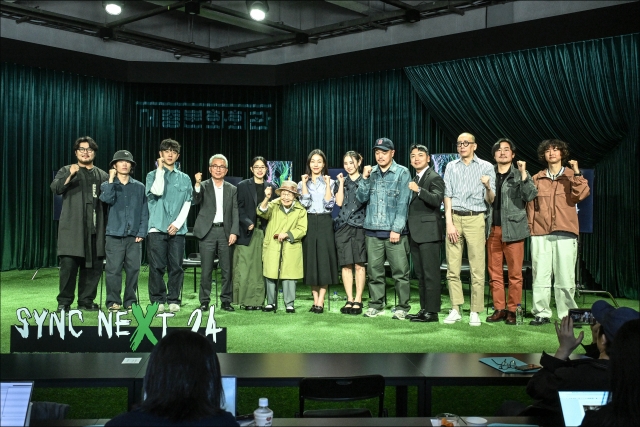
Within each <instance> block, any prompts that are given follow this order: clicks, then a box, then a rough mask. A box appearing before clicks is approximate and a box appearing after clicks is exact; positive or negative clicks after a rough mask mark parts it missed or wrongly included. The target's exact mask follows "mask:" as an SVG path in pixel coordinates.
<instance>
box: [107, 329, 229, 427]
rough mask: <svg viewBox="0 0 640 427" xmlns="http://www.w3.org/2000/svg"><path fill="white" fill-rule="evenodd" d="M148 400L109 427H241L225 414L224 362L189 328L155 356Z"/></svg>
mask: <svg viewBox="0 0 640 427" xmlns="http://www.w3.org/2000/svg"><path fill="white" fill-rule="evenodd" d="M144 393H145V400H144V402H142V404H141V405H140V407H139V408H137V409H135V410H133V411H131V412H128V413H125V414H121V415H118V416H117V417H115V418H113V419H112V420H110V421H108V422H107V423H106V424H105V425H107V426H142V425H154V426H210V425H216V426H237V425H239V424H238V423H237V421H236V420H235V417H234V415H232V414H230V413H229V412H226V411H224V410H223V409H222V408H221V405H222V404H223V403H224V393H223V391H222V379H221V375H220V362H218V356H217V355H216V353H215V351H214V350H213V345H212V343H211V342H210V341H209V340H208V339H207V338H205V337H204V336H202V335H199V334H197V333H195V332H191V331H188V330H177V331H174V332H170V333H169V334H167V336H166V337H164V338H162V339H161V340H160V342H159V343H158V344H157V345H156V347H155V348H154V349H153V351H152V352H151V356H150V357H149V365H148V366H147V372H146V375H145V378H144Z"/></svg>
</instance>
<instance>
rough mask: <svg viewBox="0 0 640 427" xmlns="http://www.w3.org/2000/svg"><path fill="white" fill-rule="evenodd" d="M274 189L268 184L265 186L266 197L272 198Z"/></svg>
mask: <svg viewBox="0 0 640 427" xmlns="http://www.w3.org/2000/svg"><path fill="white" fill-rule="evenodd" d="M272 191H273V188H271V187H269V186H267V187H265V188H264V198H265V199H270V198H271V192H272Z"/></svg>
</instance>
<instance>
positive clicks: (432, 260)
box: [409, 238, 440, 313]
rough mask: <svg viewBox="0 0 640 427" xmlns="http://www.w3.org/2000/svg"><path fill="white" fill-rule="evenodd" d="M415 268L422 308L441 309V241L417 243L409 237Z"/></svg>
mask: <svg viewBox="0 0 640 427" xmlns="http://www.w3.org/2000/svg"><path fill="white" fill-rule="evenodd" d="M409 245H410V247H411V259H412V260H413V269H414V271H415V273H416V277H417V278H418V292H419V294H420V309H421V310H427V312H430V313H437V312H439V311H440V242H426V243H416V242H415V241H414V240H413V239H411V238H410V239H409Z"/></svg>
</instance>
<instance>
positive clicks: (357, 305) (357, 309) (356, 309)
mask: <svg viewBox="0 0 640 427" xmlns="http://www.w3.org/2000/svg"><path fill="white" fill-rule="evenodd" d="M351 305H352V307H351V311H350V312H349V314H354V315H358V314H362V302H361V301H360V302H358V301H354V302H352V303H351Z"/></svg>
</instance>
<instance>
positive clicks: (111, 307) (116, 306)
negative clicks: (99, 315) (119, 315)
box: [109, 302, 120, 313]
mask: <svg viewBox="0 0 640 427" xmlns="http://www.w3.org/2000/svg"><path fill="white" fill-rule="evenodd" d="M109 311H110V312H112V313H114V312H116V311H120V306H119V305H118V304H116V303H115V302H114V303H113V304H111V306H110V307H109Z"/></svg>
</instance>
